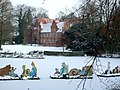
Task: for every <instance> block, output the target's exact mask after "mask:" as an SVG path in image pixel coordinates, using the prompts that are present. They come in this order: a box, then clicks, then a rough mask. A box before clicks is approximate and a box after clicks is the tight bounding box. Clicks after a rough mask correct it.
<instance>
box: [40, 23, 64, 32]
mask: <svg viewBox="0 0 120 90" xmlns="http://www.w3.org/2000/svg"><path fill="white" fill-rule="evenodd" d="M51 26H52V23H46V24H42V31H41V32H42V33H43V32H51ZM57 26H58V31H57V32H62V28H63V27H64V22H58V23H57Z"/></svg>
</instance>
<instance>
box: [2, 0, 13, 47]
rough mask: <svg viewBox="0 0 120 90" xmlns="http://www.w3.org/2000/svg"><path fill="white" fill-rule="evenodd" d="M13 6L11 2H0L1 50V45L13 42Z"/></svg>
mask: <svg viewBox="0 0 120 90" xmlns="http://www.w3.org/2000/svg"><path fill="white" fill-rule="evenodd" d="M12 30H13V28H12V5H11V2H10V1H9V0H0V49H1V44H4V43H5V42H6V41H9V42H11V40H12V34H11V33H12Z"/></svg>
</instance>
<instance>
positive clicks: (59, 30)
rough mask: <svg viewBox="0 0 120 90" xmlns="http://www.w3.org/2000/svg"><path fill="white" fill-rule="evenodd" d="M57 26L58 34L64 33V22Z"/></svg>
mask: <svg viewBox="0 0 120 90" xmlns="http://www.w3.org/2000/svg"><path fill="white" fill-rule="evenodd" d="M57 25H58V31H57V32H62V29H63V27H64V22H58V23H57Z"/></svg>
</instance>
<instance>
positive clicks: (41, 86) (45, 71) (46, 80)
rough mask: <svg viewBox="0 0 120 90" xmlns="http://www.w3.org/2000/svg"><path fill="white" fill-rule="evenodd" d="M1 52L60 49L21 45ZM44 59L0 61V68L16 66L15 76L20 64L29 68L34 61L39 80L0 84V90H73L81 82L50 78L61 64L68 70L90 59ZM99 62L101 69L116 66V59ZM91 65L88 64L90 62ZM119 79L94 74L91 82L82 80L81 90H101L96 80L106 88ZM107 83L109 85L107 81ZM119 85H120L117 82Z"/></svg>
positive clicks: (80, 65) (80, 66) (0, 59)
mask: <svg viewBox="0 0 120 90" xmlns="http://www.w3.org/2000/svg"><path fill="white" fill-rule="evenodd" d="M2 48H3V51H18V52H23V53H28V52H29V51H33V50H38V51H41V50H42V51H44V50H61V51H62V49H63V48H62V47H39V46H23V45H4V46H2ZM44 58H45V59H22V58H0V68H2V67H4V66H6V65H7V64H11V66H13V67H16V68H17V69H16V71H15V72H16V73H17V74H18V75H20V74H21V73H22V65H26V66H27V68H29V69H31V62H32V61H34V62H35V64H36V67H37V69H38V76H39V77H40V78H41V79H40V80H16V81H0V90H76V89H77V86H78V84H79V83H80V82H81V81H82V79H74V80H73V79H72V80H70V79H69V80H67V79H64V80H63V79H62V80H58V79H57V80H55V79H54V80H53V79H50V77H49V76H50V75H52V74H53V73H54V69H55V68H56V67H57V68H59V69H60V68H61V63H62V62H65V63H66V64H68V65H69V70H70V69H71V68H82V67H83V66H84V65H86V63H87V62H88V61H89V60H90V59H91V58H90V57H89V56H87V57H84V56H83V57H82V56H81V57H78V56H74V57H73V56H70V57H65V56H44ZM99 60H100V61H101V62H98V63H96V64H98V65H99V64H100V63H101V64H102V66H103V70H105V69H106V68H107V63H108V61H110V62H111V64H110V65H111V69H113V68H114V67H115V66H117V65H120V60H119V59H115V58H99ZM90 63H92V62H90ZM119 78H120V77H115V78H100V79H99V78H98V77H97V76H96V75H95V74H94V75H93V79H89V80H86V84H85V88H86V89H84V90H105V89H106V86H105V85H104V84H103V83H102V82H101V81H100V80H102V81H103V82H105V83H106V84H107V85H110V84H112V83H114V82H116V81H117V80H119ZM108 81H109V82H108ZM119 83H120V82H119ZM82 87H83V83H82V84H81V85H80V87H79V88H78V90H82Z"/></svg>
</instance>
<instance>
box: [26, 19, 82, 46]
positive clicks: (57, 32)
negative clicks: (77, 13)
mask: <svg viewBox="0 0 120 90" xmlns="http://www.w3.org/2000/svg"><path fill="white" fill-rule="evenodd" d="M79 21H80V20H78V19H77V20H73V19H72V20H71V19H70V20H69V19H67V20H64V21H59V20H57V19H55V20H53V19H49V18H36V19H35V20H34V22H33V26H28V27H27V29H26V31H25V33H24V43H25V44H30V43H32V44H40V45H44V46H62V41H61V37H62V34H63V33H64V32H65V30H67V29H69V28H70V26H71V25H72V24H74V23H76V22H79Z"/></svg>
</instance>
